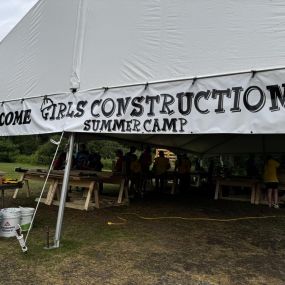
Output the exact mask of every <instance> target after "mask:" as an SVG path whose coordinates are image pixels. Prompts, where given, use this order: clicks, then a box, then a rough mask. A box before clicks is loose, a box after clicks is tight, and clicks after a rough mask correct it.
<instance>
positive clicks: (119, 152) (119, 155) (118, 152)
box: [113, 149, 124, 173]
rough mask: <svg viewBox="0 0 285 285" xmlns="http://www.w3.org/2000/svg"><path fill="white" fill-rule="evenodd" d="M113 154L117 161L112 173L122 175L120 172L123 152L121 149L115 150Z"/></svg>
mask: <svg viewBox="0 0 285 285" xmlns="http://www.w3.org/2000/svg"><path fill="white" fill-rule="evenodd" d="M115 154H116V157H117V160H116V162H115V165H114V168H113V171H114V172H120V173H122V171H123V162H124V153H123V151H122V150H121V149H117V150H116V152H115Z"/></svg>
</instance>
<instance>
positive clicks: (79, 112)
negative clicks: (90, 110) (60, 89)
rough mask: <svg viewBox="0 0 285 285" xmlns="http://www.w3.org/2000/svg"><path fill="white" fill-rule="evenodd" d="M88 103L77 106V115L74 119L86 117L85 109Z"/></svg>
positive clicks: (80, 102) (80, 103)
mask: <svg viewBox="0 0 285 285" xmlns="http://www.w3.org/2000/svg"><path fill="white" fill-rule="evenodd" d="M87 103H88V102H87V101H79V102H78V104H77V106H76V110H77V113H76V114H75V115H74V117H76V118H80V117H82V116H83V115H84V107H85V106H86V105H87Z"/></svg>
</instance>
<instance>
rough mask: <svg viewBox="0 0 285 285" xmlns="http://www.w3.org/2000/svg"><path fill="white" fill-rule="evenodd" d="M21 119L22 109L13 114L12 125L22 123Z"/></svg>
mask: <svg viewBox="0 0 285 285" xmlns="http://www.w3.org/2000/svg"><path fill="white" fill-rule="evenodd" d="M22 119H23V111H21V112H18V111H16V112H15V114H14V121H13V125H16V124H17V125H22V123H23V122H22Z"/></svg>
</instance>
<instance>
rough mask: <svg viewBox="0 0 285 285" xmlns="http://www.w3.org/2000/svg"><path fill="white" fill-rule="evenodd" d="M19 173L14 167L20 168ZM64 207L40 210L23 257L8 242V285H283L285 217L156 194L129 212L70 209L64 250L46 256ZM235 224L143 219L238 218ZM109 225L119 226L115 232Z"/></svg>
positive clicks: (2, 271) (202, 196) (204, 197)
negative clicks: (60, 209) (48, 229)
mask: <svg viewBox="0 0 285 285" xmlns="http://www.w3.org/2000/svg"><path fill="white" fill-rule="evenodd" d="M13 167H14V166H13ZM39 190H40V188H34V189H33V197H31V198H27V197H26V195H25V191H21V193H19V196H18V198H17V199H16V200H13V199H12V198H11V195H8V196H7V199H6V203H7V205H8V206H10V207H15V206H18V205H22V206H33V207H34V206H35V202H34V200H35V198H36V197H37V195H38V192H39ZM57 213H58V207H56V206H46V205H44V204H40V207H39V210H38V213H37V216H36V219H35V225H34V228H33V229H32V231H31V233H30V236H29V239H28V247H29V250H28V253H27V254H23V253H22V252H21V249H20V246H19V244H18V242H17V240H16V239H15V238H8V239H7V238H6V239H5V238H0V252H1V255H0V284H37V285H38V284H104V285H105V284H112V285H113V284H119V285H121V284H123V285H127V284H128V285H131V284H139V285H140V284H142V285H145V284H151V285H153V284H171V285H172V284H177V285H178V284H183V285H192V284H193V285H214V284H215V285H218V284H219V285H228V284H229V285H244V284H250V285H251V284H252V285H261V284H269V285H283V284H284V280H285V271H284V268H285V261H284V260H285V251H284V249H285V236H284V231H285V217H284V216H285V209H284V208H281V209H279V210H275V209H269V208H267V207H266V206H264V205H259V206H253V205H251V204H250V203H249V202H248V203H246V202H233V201H214V200H213V196H212V193H211V192H210V191H208V190H207V189H204V190H202V189H200V190H198V191H197V190H194V189H191V190H190V191H189V193H187V194H186V195H185V196H183V197H181V196H173V195H169V194H165V193H163V194H157V193H153V192H150V193H148V195H146V197H145V198H144V199H143V200H141V199H140V200H132V201H131V203H130V205H129V206H122V207H110V208H103V209H96V210H94V211H89V212H86V211H80V210H74V209H69V208H66V209H65V214H64V224H63V230H62V241H61V245H62V246H61V247H60V248H59V249H53V250H45V249H44V246H46V240H47V236H46V227H47V226H49V228H50V235H51V240H50V243H51V244H52V243H53V240H52V239H53V234H54V230H55V225H56V219H57ZM247 216H250V217H252V216H256V217H260V216H275V217H271V218H267V219H250V220H239V221H232V222H217V221H211V220H204V221H198V220H196V221H195V220H181V219H167V218H165V219H157V220H145V219H143V217H187V218H205V219H207V218H208V219H212V218H219V219H227V218H238V217H247ZM108 222H113V223H114V224H112V225H109V224H108Z"/></svg>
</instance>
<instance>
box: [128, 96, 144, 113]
mask: <svg viewBox="0 0 285 285" xmlns="http://www.w3.org/2000/svg"><path fill="white" fill-rule="evenodd" d="M143 100H144V97H143V96H141V97H135V98H134V99H133V100H132V106H133V107H134V108H137V109H138V110H136V109H133V110H132V112H131V116H132V117H140V116H141V115H142V114H143V112H144V108H143V106H142V104H141V103H142V102H143Z"/></svg>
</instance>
